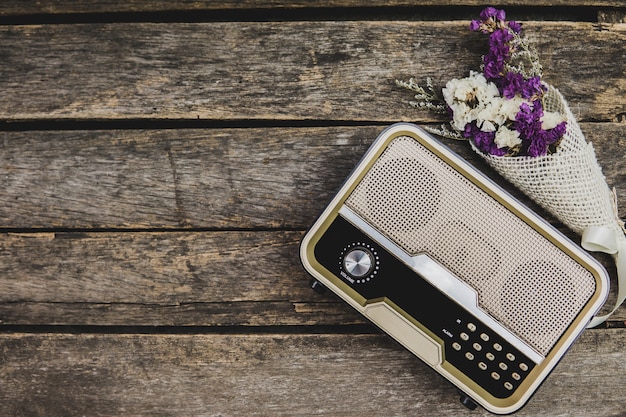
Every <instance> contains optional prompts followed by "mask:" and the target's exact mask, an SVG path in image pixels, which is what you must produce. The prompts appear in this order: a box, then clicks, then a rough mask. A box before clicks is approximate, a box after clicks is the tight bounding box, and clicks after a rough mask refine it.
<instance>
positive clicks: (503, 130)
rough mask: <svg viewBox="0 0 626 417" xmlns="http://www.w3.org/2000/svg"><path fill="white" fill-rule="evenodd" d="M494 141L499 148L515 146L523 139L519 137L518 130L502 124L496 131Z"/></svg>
mask: <svg viewBox="0 0 626 417" xmlns="http://www.w3.org/2000/svg"><path fill="white" fill-rule="evenodd" d="M494 143H495V144H496V146H497V147H498V148H504V147H507V148H515V147H516V146H519V145H521V143H522V140H521V139H520V138H519V132H518V131H517V130H511V129H509V128H508V127H506V126H500V128H499V129H498V131H497V132H496V137H495V140H494Z"/></svg>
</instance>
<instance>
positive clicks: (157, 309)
mask: <svg viewBox="0 0 626 417" xmlns="http://www.w3.org/2000/svg"><path fill="white" fill-rule="evenodd" d="M302 236H303V233H302V232H283V231H277V232H197V233H182V232H179V233H172V232H169V233H150V232H141V233H128V232H119V233H84V234H81V233H56V234H54V233H45V234H18V235H16V234H3V235H0V288H1V291H0V323H1V324H4V325H90V326H116V325H117V326H277V325H281V326H300V325H350V324H362V323H365V320H363V319H362V318H361V317H360V316H358V314H357V313H355V312H354V311H352V310H351V309H350V308H348V307H347V306H346V305H344V304H343V303H342V302H341V301H339V299H338V298H337V297H336V296H334V295H331V294H326V295H323V296H322V295H318V294H317V293H315V292H313V291H312V290H311V289H310V288H309V286H308V282H309V279H310V277H309V276H308V275H307V274H306V273H305V272H304V270H303V269H302V267H301V265H300V261H299V255H298V248H299V242H300V240H301V238H302ZM33 254H36V256H33ZM607 258H608V257H607ZM614 299H615V290H613V292H612V294H611V299H610V301H612V300H614ZM625 319H626V306H623V307H622V308H621V309H620V310H619V312H618V313H617V314H616V315H615V316H614V317H613V318H612V320H613V321H619V320H625Z"/></svg>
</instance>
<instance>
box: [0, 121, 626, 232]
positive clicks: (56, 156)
mask: <svg viewBox="0 0 626 417" xmlns="http://www.w3.org/2000/svg"><path fill="white" fill-rule="evenodd" d="M383 128H384V126H363V127H324V128H260V129H180V130H118V131H26V132H0V180H1V181H2V187H3V204H1V205H0V227H2V228H5V229H6V228H9V229H13V230H15V229H32V228H43V229H54V228H60V229H73V228H78V229H90V228H98V229H111V228H127V229H154V228H180V227H183V228H259V227H260V228H290V229H305V228H307V227H309V226H310V224H312V222H313V221H314V219H315V218H316V216H317V215H318V214H319V213H320V211H321V210H322V208H323V207H324V206H325V204H326V202H327V201H328V200H329V199H330V197H331V196H332V195H333V194H334V193H335V192H336V190H337V189H338V187H339V186H340V184H341V183H342V182H343V180H344V179H345V178H346V177H347V175H348V174H349V173H350V171H351V170H352V168H353V167H354V165H355V164H356V163H357V162H358V160H359V159H360V158H361V156H362V155H363V153H365V151H366V149H367V148H368V147H369V145H370V144H371V142H372V141H373V140H374V139H375V138H376V136H377V135H378V134H379V133H380V131H381V130H382V129H383ZM582 128H583V130H584V132H585V134H586V135H587V139H588V140H589V141H591V142H593V143H594V145H595V148H596V151H597V155H598V159H599V161H600V164H601V165H602V167H603V172H604V174H605V176H606V177H607V182H608V183H609V184H610V185H611V186H614V187H616V189H617V192H618V196H620V198H619V209H620V212H621V213H626V198H625V197H624V196H626V176H625V173H624V169H623V167H624V166H625V163H626V160H625V158H626V157H625V156H624V153H623V152H622V149H624V146H626V139H624V131H625V128H626V125H625V124H623V123H587V124H583V125H582ZM444 143H446V144H447V145H448V146H450V147H452V148H453V149H454V150H455V151H456V152H457V153H459V154H460V155H462V156H463V157H465V158H467V159H468V160H469V161H470V162H471V163H473V164H474V165H476V166H477V167H478V168H479V169H481V170H484V171H485V172H488V173H489V175H492V176H493V177H494V178H497V177H495V174H493V173H492V172H491V171H489V170H488V169H487V168H486V166H485V164H484V163H482V161H480V160H479V158H478V157H477V156H476V155H475V154H473V153H472V152H471V150H470V149H469V146H468V145H467V144H466V143H464V142H456V141H452V140H445V142H444ZM508 188H509V189H510V188H511V187H510V186H508ZM513 191H514V190H513ZM518 195H519V194H518Z"/></svg>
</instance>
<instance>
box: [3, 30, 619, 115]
mask: <svg viewBox="0 0 626 417" xmlns="http://www.w3.org/2000/svg"><path fill="white" fill-rule="evenodd" d="M467 24H468V23H467V21H451V22H447V21H446V22H441V21H437V22H432V21H421V22H398V21H344V22H328V21H324V22H248V23H246V24H245V25H236V24H232V22H212V23H180V24H176V23H164V24H158V23H119V24H84V25H38V26H2V27H0V56H2V61H3V65H2V66H1V67H0V90H1V91H2V92H3V100H2V101H1V102H0V119H4V120H10V121H16V120H22V121H23V120H29V121H30V120H58V119H68V120H76V119H78V120H93V119H98V120H101V119H123V120H127V119H133V120H135V119H186V120H198V119H200V120H219V121H224V120H231V121H235V120H250V119H255V120H351V121H383V122H388V121H392V120H415V121H419V122H426V121H432V120H434V119H433V116H432V114H430V113H429V112H427V111H423V112H418V111H416V110H414V109H410V108H408V106H406V104H405V103H406V101H408V99H409V97H410V95H407V93H406V92H404V91H401V90H399V89H398V88H397V87H396V86H395V84H394V79H396V78H408V77H409V76H415V77H416V78H417V79H422V80H423V79H425V78H426V77H428V76H432V77H433V79H434V81H435V83H436V84H443V83H445V82H446V81H447V80H449V79H451V78H454V77H463V76H465V75H467V73H468V71H469V70H470V69H477V68H478V67H479V64H480V56H481V54H482V53H484V52H485V50H486V42H485V39H484V37H481V35H480V34H477V33H471V32H470V31H469V30H468V28H467ZM525 27H526V33H527V34H528V36H529V38H530V39H531V41H532V42H533V44H534V45H535V46H536V47H537V49H538V51H539V52H540V56H541V59H542V61H543V64H544V67H545V79H546V80H547V81H548V82H551V83H553V84H555V85H556V86H558V87H560V88H561V90H562V92H563V93H564V94H565V96H566V97H567V98H568V99H569V100H570V101H571V102H572V103H573V105H574V108H575V111H576V113H577V115H579V116H580V117H581V118H582V119H583V120H603V121H618V120H621V119H623V118H624V115H625V114H626V101H625V100H626V84H625V83H624V72H625V71H626V50H625V49H624V47H623V45H624V42H625V40H626V26H625V25H624V24H613V25H602V26H598V25H596V24H592V23H583V22H578V23H572V22H527V23H526V26H525ZM557 39H558V41H557ZM608 62H610V63H611V65H604V63H608ZM599 63H602V64H599Z"/></svg>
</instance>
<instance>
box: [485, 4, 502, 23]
mask: <svg viewBox="0 0 626 417" xmlns="http://www.w3.org/2000/svg"><path fill="white" fill-rule="evenodd" d="M492 17H493V18H495V20H504V19H505V18H506V13H505V12H504V10H499V9H496V8H495V7H486V8H485V9H483V11H482V12H480V18H481V19H482V20H483V21H486V20H489V18H492Z"/></svg>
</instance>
